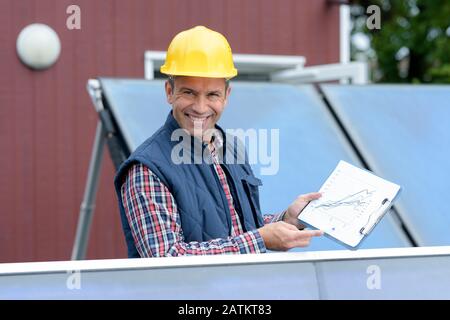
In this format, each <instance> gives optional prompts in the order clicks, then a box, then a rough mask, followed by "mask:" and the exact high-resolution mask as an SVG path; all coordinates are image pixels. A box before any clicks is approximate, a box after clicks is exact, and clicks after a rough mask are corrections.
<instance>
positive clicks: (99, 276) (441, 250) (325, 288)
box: [0, 247, 450, 300]
mask: <svg viewBox="0 0 450 320" xmlns="http://www.w3.org/2000/svg"><path fill="white" fill-rule="evenodd" d="M186 275H188V276H186ZM449 287H450V247H437V248H401V249H378V250H360V251H357V252H350V251H324V252H312V253H311V252H306V253H277V254H270V255H245V256H226V255H225V256H209V257H205V256H203V257H200V256H197V257H180V258H154V259H117V260H85V261H58V262H37V263H12V264H0V299H2V300H6V299H155V300H157V299H169V300H178V299H182V300H196V299H206V300H209V299H233V300H236V299H253V300H255V299H257V300H259V299H267V300H272V299H286V300H291V299H449V298H450V291H449V290H448V288H449Z"/></svg>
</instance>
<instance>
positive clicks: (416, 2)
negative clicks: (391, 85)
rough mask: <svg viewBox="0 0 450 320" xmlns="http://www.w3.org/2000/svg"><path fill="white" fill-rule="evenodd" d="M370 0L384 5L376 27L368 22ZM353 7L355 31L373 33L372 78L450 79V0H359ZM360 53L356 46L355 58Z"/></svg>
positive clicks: (414, 81) (417, 81) (368, 52)
mask: <svg viewBox="0 0 450 320" xmlns="http://www.w3.org/2000/svg"><path fill="white" fill-rule="evenodd" d="M370 5H377V6H378V7H379V8H380V13H381V25H380V29H378V30H377V29H373V30H369V29H368V28H367V25H366V21H367V18H368V16H370V14H368V13H367V8H368V7H369V6H370ZM351 12H352V20H353V22H354V24H353V30H352V34H356V33H361V32H362V33H364V34H366V35H367V36H368V37H369V39H370V43H371V46H370V47H371V48H370V49H369V50H366V51H365V52H364V54H365V55H366V56H367V57H368V60H369V62H370V64H371V66H372V75H373V79H372V80H373V81H374V82H405V83H431V82H433V83H450V1H448V0H433V1H431V0H355V1H352V10H351ZM360 54H361V52H359V51H358V49H357V48H355V47H352V56H353V58H356V57H357V56H358V55H360Z"/></svg>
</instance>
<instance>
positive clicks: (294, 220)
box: [283, 192, 322, 229]
mask: <svg viewBox="0 0 450 320" xmlns="http://www.w3.org/2000/svg"><path fill="white" fill-rule="evenodd" d="M321 196H322V194H321V193H320V192H312V193H307V194H302V195H300V196H298V197H297V199H295V200H294V202H292V203H291V205H290V206H289V207H288V208H287V210H286V213H285V215H284V217H283V221H284V222H287V223H289V224H292V225H293V226H295V227H297V229H304V228H305V226H304V225H303V224H301V223H300V221H298V216H299V215H300V212H302V210H303V209H304V208H305V207H306V205H307V204H308V203H309V202H310V201H312V200H316V199H319V198H320V197H321Z"/></svg>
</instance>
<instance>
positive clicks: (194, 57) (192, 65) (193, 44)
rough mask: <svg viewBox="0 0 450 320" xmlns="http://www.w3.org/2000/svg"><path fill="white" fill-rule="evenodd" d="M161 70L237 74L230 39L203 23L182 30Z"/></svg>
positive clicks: (217, 75) (213, 75) (215, 75)
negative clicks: (202, 24) (204, 25)
mask: <svg viewBox="0 0 450 320" xmlns="http://www.w3.org/2000/svg"><path fill="white" fill-rule="evenodd" d="M160 70H161V73H164V74H167V75H172V76H192V77H206V78H226V79H230V78H232V77H234V76H236V75H237V70H236V68H235V67H234V64H233V56H232V54H231V48H230V45H229V44H228V41H227V39H225V37H224V36H223V35H222V34H220V33H218V32H216V31H213V30H211V29H208V28H206V27H203V26H197V27H194V28H192V29H189V30H185V31H182V32H180V33H178V34H177V35H176V36H175V37H174V38H173V40H172V42H171V43H170V45H169V49H167V56H166V62H165V63H164V65H162V66H161V69H160Z"/></svg>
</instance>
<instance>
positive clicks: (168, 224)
mask: <svg viewBox="0 0 450 320" xmlns="http://www.w3.org/2000/svg"><path fill="white" fill-rule="evenodd" d="M220 144H221V141H220V140H217V141H214V142H213V143H212V144H210V149H211V154H212V156H213V157H212V158H213V165H214V169H215V172H216V174H217V176H218V178H219V180H220V183H221V185H222V188H223V191H224V192H225V195H226V198H227V202H228V207H229V209H230V213H231V222H232V226H231V230H230V236H229V237H227V238H219V239H213V240H209V241H204V242H196V241H192V242H188V243H187V242H185V241H184V236H183V230H182V229H181V221H180V215H179V212H178V209H177V204H176V202H175V199H174V197H173V196H172V194H171V193H170V191H169V189H168V188H167V187H166V186H165V185H164V184H163V183H162V182H161V181H160V180H159V178H158V177H157V176H156V175H155V174H154V173H153V172H152V171H151V170H150V169H149V168H148V167H146V166H144V165H143V164H135V165H133V166H132V167H131V168H130V170H129V171H128V174H127V177H126V180H125V182H124V183H123V185H122V188H121V195H122V201H123V205H124V209H125V213H126V216H127V219H128V223H129V224H130V227H131V231H132V234H133V238H134V243H135V245H136V249H137V250H138V252H139V254H140V256H141V257H166V256H169V257H173V256H183V255H212V254H243V253H262V252H265V251H266V247H265V246H264V241H263V239H262V238H261V235H260V234H259V232H258V230H256V229H255V230H250V231H247V232H244V229H243V227H242V222H241V221H240V218H239V215H238V214H237V212H236V209H235V208H234V203H233V198H232V196H231V192H230V187H229V185H228V182H227V179H226V176H225V173H224V171H223V169H222V167H221V166H220V164H219V162H218V159H217V157H216V156H215V152H214V150H215V148H217V147H218V146H220ZM280 219H281V214H276V215H264V223H266V224H267V223H271V222H275V221H279V220H280Z"/></svg>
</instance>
